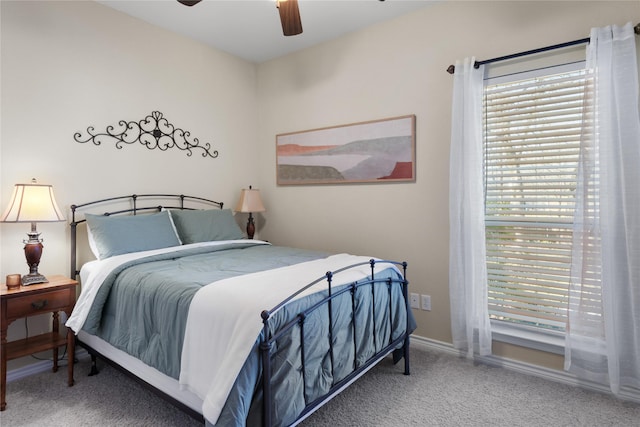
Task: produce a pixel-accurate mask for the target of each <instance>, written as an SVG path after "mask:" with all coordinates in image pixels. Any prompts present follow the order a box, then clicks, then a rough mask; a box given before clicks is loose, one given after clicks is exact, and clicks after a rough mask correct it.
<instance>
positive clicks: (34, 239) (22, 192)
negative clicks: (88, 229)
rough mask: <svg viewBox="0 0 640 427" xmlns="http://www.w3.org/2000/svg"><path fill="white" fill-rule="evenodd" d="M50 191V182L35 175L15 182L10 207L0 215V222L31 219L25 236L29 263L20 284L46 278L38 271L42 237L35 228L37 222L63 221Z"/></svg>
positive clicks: (26, 254) (45, 279)
mask: <svg viewBox="0 0 640 427" xmlns="http://www.w3.org/2000/svg"><path fill="white" fill-rule="evenodd" d="M64 220H65V219H64V217H63V216H62V213H60V208H58V205H57V204H56V199H55V197H54V195H53V186H51V185H46V184H38V183H37V182H36V180H35V178H34V179H33V180H32V182H31V183H30V184H16V186H15V188H14V189H13V194H12V195H11V199H10V200H9V207H8V208H7V210H6V211H5V212H4V214H3V215H2V217H0V222H30V223H31V232H29V233H27V236H29V239H28V240H24V244H25V246H24V255H25V257H26V258H27V265H29V274H25V275H24V276H22V285H23V286H27V285H33V284H36V283H46V282H48V280H47V278H46V277H44V276H43V275H42V274H40V273H38V264H40V257H41V256H42V240H41V239H40V233H38V231H37V230H36V223H37V222H57V221H64Z"/></svg>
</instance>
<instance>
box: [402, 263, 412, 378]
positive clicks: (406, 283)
mask: <svg viewBox="0 0 640 427" xmlns="http://www.w3.org/2000/svg"><path fill="white" fill-rule="evenodd" d="M402 278H403V279H404V280H403V281H402V294H403V295H404V301H405V304H406V306H407V326H406V329H405V331H404V349H403V351H404V374H405V375H409V327H410V325H409V313H410V312H411V304H410V302H409V281H408V280H407V262H406V261H404V262H403V263H402Z"/></svg>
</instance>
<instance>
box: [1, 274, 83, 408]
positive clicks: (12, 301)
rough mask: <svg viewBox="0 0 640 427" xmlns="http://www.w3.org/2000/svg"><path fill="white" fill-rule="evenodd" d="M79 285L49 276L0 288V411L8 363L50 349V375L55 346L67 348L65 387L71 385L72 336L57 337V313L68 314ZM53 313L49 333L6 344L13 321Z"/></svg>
mask: <svg viewBox="0 0 640 427" xmlns="http://www.w3.org/2000/svg"><path fill="white" fill-rule="evenodd" d="M77 286H78V282H77V281H75V280H72V279H69V278H66V277H64V276H51V277H49V281H48V283H39V284H35V285H31V286H20V287H18V288H16V289H7V287H5V286H4V285H3V286H2V287H0V301H1V303H0V304H1V307H0V308H1V310H0V313H1V317H2V319H1V320H2V322H1V331H2V360H1V361H0V379H1V380H2V385H1V390H0V411H4V410H5V409H6V407H7V403H6V400H5V396H6V392H7V361H8V360H12V359H17V358H19V357H23V356H28V355H30V354H34V353H39V352H41V351H45V350H53V372H56V371H57V370H58V347H61V346H64V345H66V346H67V358H68V363H67V374H68V376H67V384H68V385H69V386H72V385H73V359H74V357H75V334H74V333H73V331H70V330H67V328H66V327H65V328H64V329H65V331H64V333H63V334H60V316H59V314H58V313H59V312H60V311H64V312H65V313H66V314H67V316H70V315H71V311H72V310H73V306H74V305H75V303H76V287H77ZM44 313H53V328H52V331H51V332H47V333H44V334H40V335H36V336H32V337H27V338H24V339H20V340H16V341H11V342H7V329H8V328H9V325H10V324H11V323H12V322H13V321H14V320H16V319H20V318H23V317H29V316H35V315H38V314H44Z"/></svg>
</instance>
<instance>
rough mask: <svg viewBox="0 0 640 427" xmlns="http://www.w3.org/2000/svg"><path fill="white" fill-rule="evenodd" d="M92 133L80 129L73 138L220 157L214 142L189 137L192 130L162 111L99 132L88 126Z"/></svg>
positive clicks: (123, 121) (84, 141)
mask: <svg viewBox="0 0 640 427" xmlns="http://www.w3.org/2000/svg"><path fill="white" fill-rule="evenodd" d="M87 134H88V135H89V136H87V137H83V136H82V133H81V132H76V133H75V134H74V135H73V139H75V140H76V141H77V142H79V143H81V144H84V143H86V142H93V144H94V145H101V144H102V143H103V142H114V143H115V146H116V148H117V149H119V150H120V149H122V147H124V145H123V144H129V145H130V144H135V143H136V142H139V143H140V144H142V145H144V146H145V147H147V148H148V149H149V150H155V149H156V148H157V149H159V150H161V151H167V150H168V149H170V148H177V149H179V150H182V151H184V152H186V153H187V156H191V155H192V154H193V152H194V151H197V152H200V154H201V155H202V157H211V158H214V159H215V158H216V157H218V151H217V150H213V151H212V150H211V144H209V143H204V144H202V145H201V144H200V141H199V140H198V138H190V136H191V132H189V131H185V130H182V129H180V128H176V127H175V126H173V125H172V124H170V123H169V122H168V121H167V119H165V118H164V117H162V113H161V112H160V111H153V112H152V113H151V114H150V115H148V116H147V117H145V118H144V119H142V120H140V121H137V122H136V121H130V122H127V121H125V120H120V121H119V122H118V125H117V126H111V125H109V126H107V129H106V132H104V133H96V131H95V129H94V127H93V126H89V127H88V128H87Z"/></svg>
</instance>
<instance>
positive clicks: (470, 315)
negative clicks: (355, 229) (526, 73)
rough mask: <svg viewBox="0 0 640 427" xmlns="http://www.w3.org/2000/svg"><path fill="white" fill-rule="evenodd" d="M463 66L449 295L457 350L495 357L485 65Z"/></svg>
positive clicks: (454, 131) (455, 121) (458, 81)
mask: <svg viewBox="0 0 640 427" xmlns="http://www.w3.org/2000/svg"><path fill="white" fill-rule="evenodd" d="M474 63H475V59H474V58H467V59H465V60H464V61H457V62H456V65H455V72H454V76H453V107H452V117H451V122H452V125H451V154H450V159H449V162H450V176H449V221H450V236H449V292H450V299H451V333H452V336H453V345H454V347H455V348H457V349H461V350H466V351H467V354H468V356H469V357H471V356H473V354H474V348H475V349H477V352H478V354H480V355H487V354H491V324H490V322H489V308H488V304H487V298H488V295H487V263H486V244H485V230H484V192H483V191H484V190H483V187H484V184H483V183H484V179H483V167H482V165H483V157H482V93H483V81H482V79H483V76H484V66H481V67H480V68H478V69H475V68H474Z"/></svg>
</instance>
